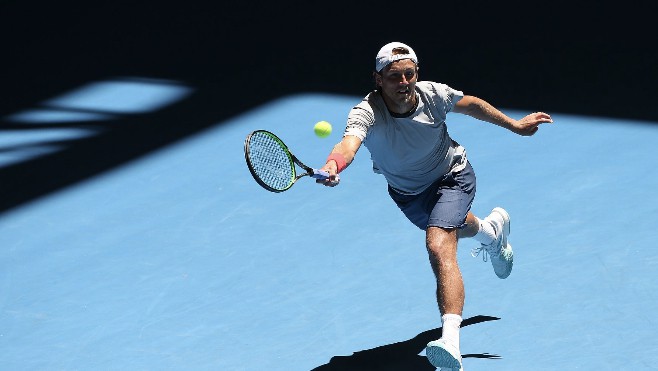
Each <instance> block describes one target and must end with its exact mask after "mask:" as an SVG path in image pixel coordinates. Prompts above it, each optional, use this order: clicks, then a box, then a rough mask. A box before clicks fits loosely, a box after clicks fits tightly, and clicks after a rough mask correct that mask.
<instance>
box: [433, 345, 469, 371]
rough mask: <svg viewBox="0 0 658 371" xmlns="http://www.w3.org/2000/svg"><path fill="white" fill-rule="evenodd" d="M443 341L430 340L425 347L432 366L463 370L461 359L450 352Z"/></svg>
mask: <svg viewBox="0 0 658 371" xmlns="http://www.w3.org/2000/svg"><path fill="white" fill-rule="evenodd" d="M444 346H445V344H443V343H441V342H436V343H435V342H430V343H429V344H427V348H426V349H425V356H426V357H427V360H428V361H429V362H430V363H431V364H432V366H434V367H437V368H447V369H455V370H462V367H461V363H460V362H459V360H458V359H457V358H456V357H455V356H454V355H452V354H451V353H450V351H448V350H447V349H446V348H445V347H444Z"/></svg>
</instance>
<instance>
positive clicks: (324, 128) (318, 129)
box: [313, 121, 331, 138]
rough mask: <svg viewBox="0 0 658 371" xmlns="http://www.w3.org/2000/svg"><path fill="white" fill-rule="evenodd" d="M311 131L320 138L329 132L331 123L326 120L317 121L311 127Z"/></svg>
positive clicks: (326, 135)
mask: <svg viewBox="0 0 658 371" xmlns="http://www.w3.org/2000/svg"><path fill="white" fill-rule="evenodd" d="M313 131H314V132H315V135H317V136H319V137H320V138H326V137H328V136H329V134H331V124H330V123H328V122H327V121H319V122H318V123H316V124H315V126H314V127H313Z"/></svg>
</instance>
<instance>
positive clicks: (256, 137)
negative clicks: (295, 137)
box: [244, 130, 329, 193]
mask: <svg viewBox="0 0 658 371" xmlns="http://www.w3.org/2000/svg"><path fill="white" fill-rule="evenodd" d="M244 157H245V160H247V166H248V167H249V171H250V172H251V175H253V177H254V179H256V182H258V184H260V185H261V186H262V187H263V188H265V189H267V190H268V191H271V192H277V193H278V192H283V191H287V190H288V189H290V187H292V186H293V184H295V182H296V181H297V180H299V179H300V178H303V177H305V176H310V177H311V178H315V179H327V178H328V177H329V173H327V172H326V171H322V170H317V169H313V168H311V167H309V166H306V165H304V164H303V163H302V162H301V161H299V159H297V157H295V155H293V154H292V152H290V150H289V149H288V146H286V145H285V143H283V141H282V140H281V139H279V137H277V136H276V135H274V134H273V133H271V132H269V131H267V130H256V131H253V132H251V133H249V135H247V139H245V141H244ZM295 164H297V166H299V167H300V168H302V169H303V170H304V172H302V173H299V174H298V173H297V168H296V167H295Z"/></svg>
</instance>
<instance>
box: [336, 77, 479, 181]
mask: <svg viewBox="0 0 658 371" xmlns="http://www.w3.org/2000/svg"><path fill="white" fill-rule="evenodd" d="M416 96H417V98H418V107H417V108H416V110H415V111H413V112H412V113H411V114H409V115H408V116H405V117H394V116H393V115H391V113H390V112H389V110H388V109H387V108H386V104H385V103H384V100H383V98H382V96H381V94H380V93H379V92H371V93H369V94H368V95H367V96H366V97H365V98H364V99H363V100H362V101H361V103H359V104H358V105H356V106H355V107H354V108H352V110H351V111H350V113H349V115H348V117H347V126H346V128H345V132H344V133H343V135H344V136H345V135H354V136H356V137H358V138H359V139H361V141H362V143H363V144H364V145H365V146H366V148H368V151H369V152H370V158H371V159H372V161H373V170H374V171H375V172H377V173H381V174H383V175H384V177H385V178H386V181H387V182H388V184H389V185H390V186H391V187H393V188H395V189H396V190H397V191H399V192H401V193H405V194H418V193H420V192H422V191H423V190H425V189H426V188H427V187H429V186H430V185H431V184H432V183H434V182H435V181H436V180H438V179H439V178H441V177H443V176H444V175H445V174H447V173H449V172H456V171H459V170H462V169H463V168H464V167H465V166H466V151H465V149H464V148H463V147H462V146H461V145H459V143H457V142H455V141H454V140H452V138H450V135H449V134H448V128H447V127H446V123H445V120H446V115H447V113H448V112H450V111H451V110H452V109H453V108H454V107H455V104H456V103H457V102H458V101H459V100H460V99H461V98H463V97H464V93H462V92H461V91H459V90H455V89H452V88H450V87H449V86H448V85H445V84H440V83H436V82H431V81H419V82H417V83H416ZM396 116H397V115H396Z"/></svg>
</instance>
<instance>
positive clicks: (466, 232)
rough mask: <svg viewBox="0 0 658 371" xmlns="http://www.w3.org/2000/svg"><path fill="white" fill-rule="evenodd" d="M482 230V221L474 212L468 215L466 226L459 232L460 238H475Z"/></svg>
mask: <svg viewBox="0 0 658 371" xmlns="http://www.w3.org/2000/svg"><path fill="white" fill-rule="evenodd" d="M479 230H480V221H479V220H478V218H476V217H475V215H474V214H473V213H472V212H470V211H469V212H468V214H466V225H465V226H464V228H462V229H460V230H459V238H471V237H474V236H475V235H476V234H477V233H478V231H479Z"/></svg>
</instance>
